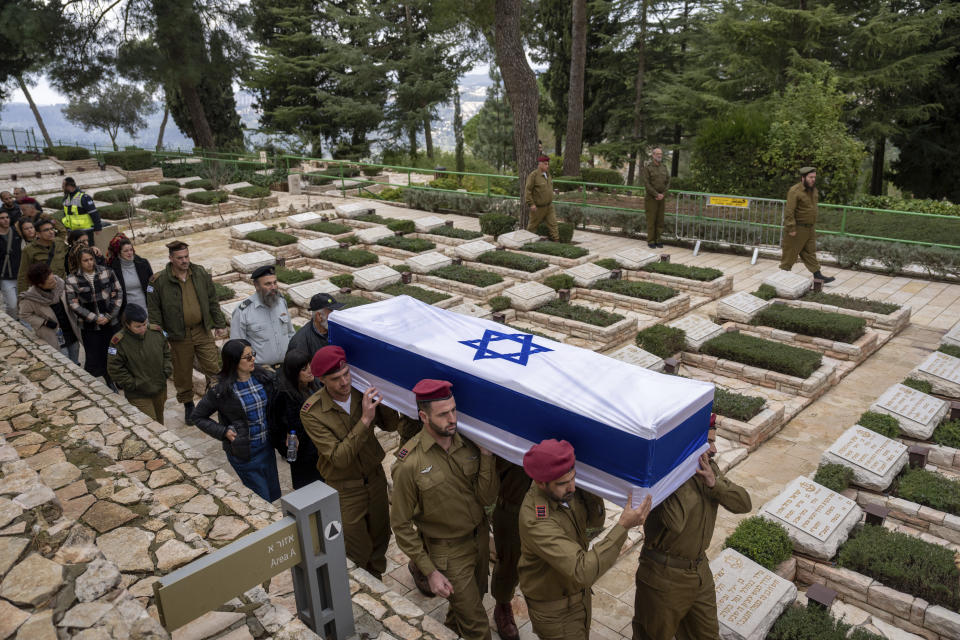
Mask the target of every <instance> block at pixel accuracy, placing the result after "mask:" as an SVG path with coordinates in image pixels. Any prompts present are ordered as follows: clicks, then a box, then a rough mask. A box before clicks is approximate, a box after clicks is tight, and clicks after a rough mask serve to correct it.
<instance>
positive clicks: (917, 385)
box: [900, 378, 933, 395]
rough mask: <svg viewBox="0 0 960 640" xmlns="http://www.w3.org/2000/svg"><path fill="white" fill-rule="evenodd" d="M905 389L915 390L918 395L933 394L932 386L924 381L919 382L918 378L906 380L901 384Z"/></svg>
mask: <svg viewBox="0 0 960 640" xmlns="http://www.w3.org/2000/svg"><path fill="white" fill-rule="evenodd" d="M900 384H902V385H903V386H905V387H910V388H911V389H916V390H917V391H919V392H920V393H926V394H927V395H929V394H931V393H933V384H931V383H930V382H928V381H926V380H920V379H918V378H907V379H906V380H904V381H903V382H901V383H900Z"/></svg>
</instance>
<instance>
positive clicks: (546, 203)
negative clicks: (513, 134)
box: [523, 156, 560, 242]
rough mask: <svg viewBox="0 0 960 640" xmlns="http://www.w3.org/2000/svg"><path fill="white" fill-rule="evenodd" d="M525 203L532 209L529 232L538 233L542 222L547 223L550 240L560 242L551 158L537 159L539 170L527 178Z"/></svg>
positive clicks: (528, 226)
mask: <svg viewBox="0 0 960 640" xmlns="http://www.w3.org/2000/svg"><path fill="white" fill-rule="evenodd" d="M523 194H524V201H525V202H526V203H527V206H528V207H530V224H528V225H527V231H530V232H532V233H537V227H539V226H540V223H541V222H546V223H547V230H548V231H549V233H550V239H551V240H553V241H554V242H559V241H560V232H559V231H557V210H556V208H554V206H553V178H551V177H550V158H548V157H547V156H540V157H539V158H538V159H537V168H536V169H534V170H533V171H531V172H530V175H528V176H527V184H526V187H525V188H524V191H523Z"/></svg>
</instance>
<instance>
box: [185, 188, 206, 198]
mask: <svg viewBox="0 0 960 640" xmlns="http://www.w3.org/2000/svg"><path fill="white" fill-rule="evenodd" d="M200 191H206V189H180V195H181V196H183V197H187V196H188V195H190V194H191V193H197V192H200Z"/></svg>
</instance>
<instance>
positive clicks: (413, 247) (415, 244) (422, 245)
mask: <svg viewBox="0 0 960 640" xmlns="http://www.w3.org/2000/svg"><path fill="white" fill-rule="evenodd" d="M377 244H379V245H380V246H383V247H391V248H393V249H401V250H403V251H410V252H412V253H421V252H423V251H430V250H432V249H436V247H437V245H435V244H434V243H432V242H430V241H429V240H424V239H423V238H407V237H405V236H392V237H389V238H384V239H382V240H377Z"/></svg>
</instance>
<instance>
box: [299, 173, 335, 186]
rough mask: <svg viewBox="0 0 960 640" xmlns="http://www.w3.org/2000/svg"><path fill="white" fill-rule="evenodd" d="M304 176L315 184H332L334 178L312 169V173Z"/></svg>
mask: <svg viewBox="0 0 960 640" xmlns="http://www.w3.org/2000/svg"><path fill="white" fill-rule="evenodd" d="M303 177H304V178H305V179H306V181H307V182H309V183H310V184H312V185H314V186H323V185H325V184H330V183H331V182H333V178H332V177H330V176H328V175H326V174H325V173H322V172H320V171H311V172H310V173H305V174H303Z"/></svg>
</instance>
